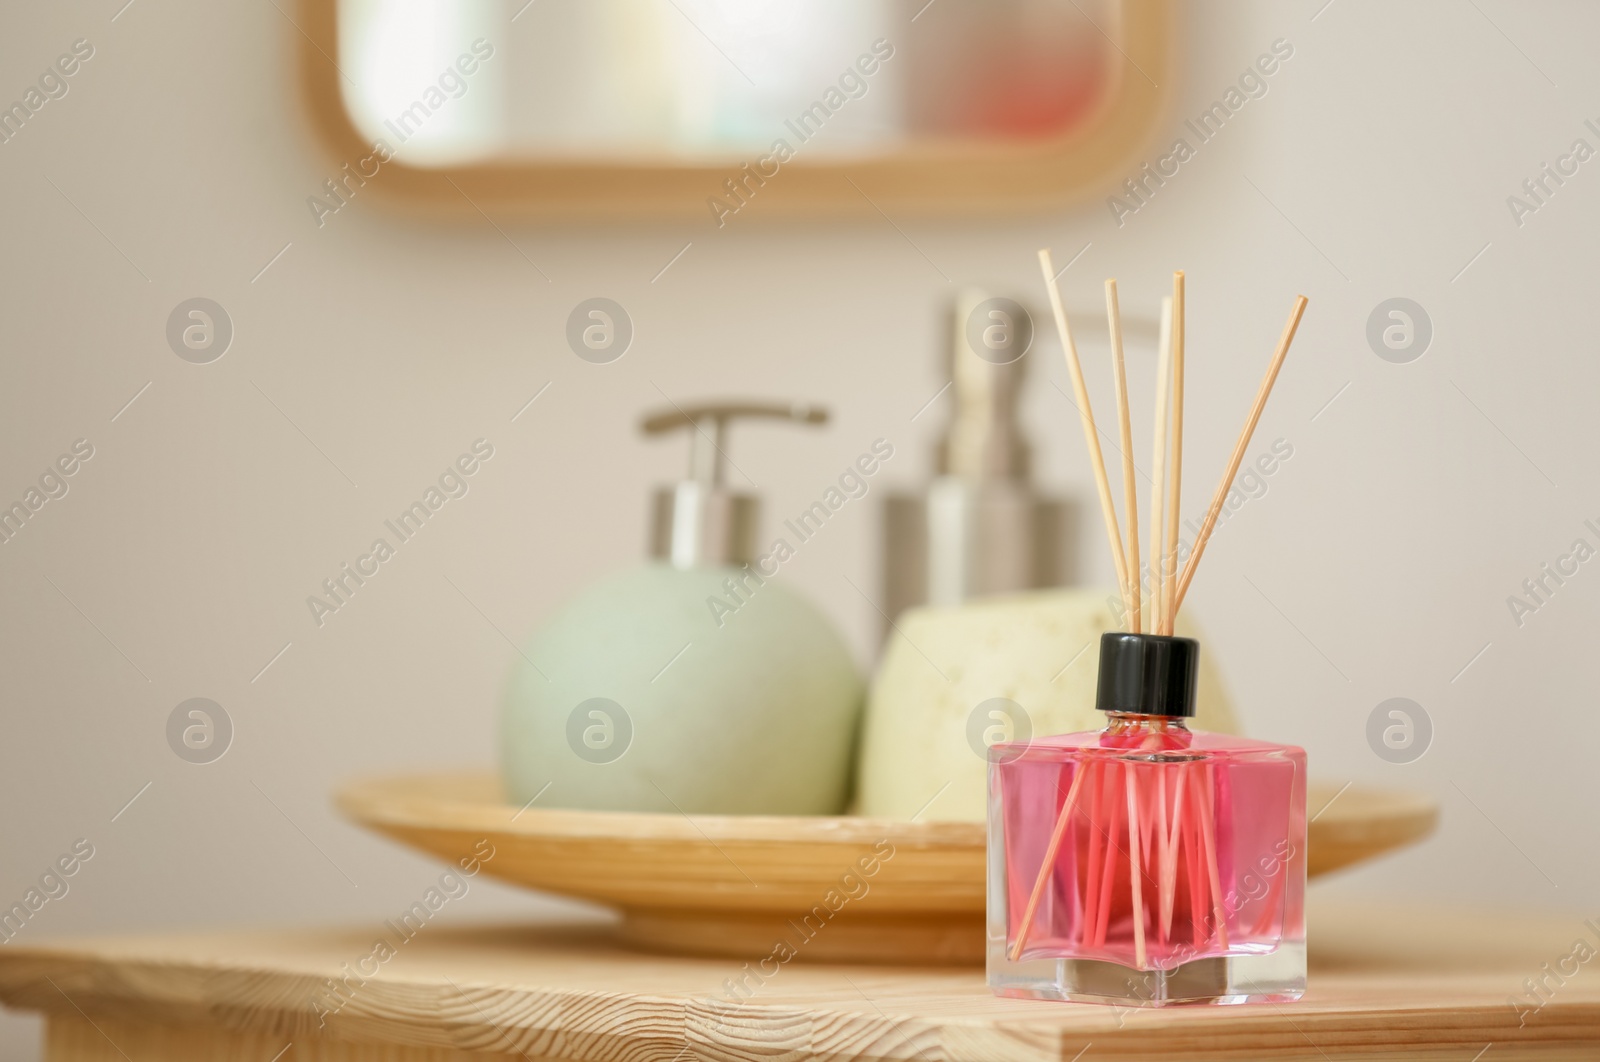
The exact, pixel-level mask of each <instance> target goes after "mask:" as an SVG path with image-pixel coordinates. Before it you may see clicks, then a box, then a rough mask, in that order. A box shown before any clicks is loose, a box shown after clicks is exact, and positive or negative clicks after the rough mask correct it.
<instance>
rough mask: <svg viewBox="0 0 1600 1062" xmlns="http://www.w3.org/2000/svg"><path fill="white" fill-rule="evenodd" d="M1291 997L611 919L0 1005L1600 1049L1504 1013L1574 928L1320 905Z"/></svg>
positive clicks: (1019, 1047)
mask: <svg viewBox="0 0 1600 1062" xmlns="http://www.w3.org/2000/svg"><path fill="white" fill-rule="evenodd" d="M1311 932H1312V951H1311V956H1312V957H1311V981H1310V989H1309V991H1308V993H1307V995H1306V997H1305V999H1304V1000H1302V1001H1301V1002H1299V1003H1295V1004H1284V1005H1270V1004H1269V1005H1257V1006H1238V1007H1201V1008H1168V1009H1164V1010H1118V1009H1115V1008H1110V1007H1097V1006H1087V1005H1078V1004H1063V1003H1045V1002H1032V1001H1024V1000H1008V999H997V998H995V997H994V996H992V995H991V994H990V993H989V991H988V989H987V988H986V987H985V985H984V982H983V976H982V973H981V971H979V970H976V969H962V968H948V967H946V968H938V967H935V968H922V969H918V968H911V967H862V966H840V965H824V964H812V965H805V964H802V963H798V962H790V963H787V964H781V965H778V966H777V967H776V969H775V971H774V972H771V973H769V974H765V975H762V978H763V979H762V981H761V983H757V982H756V979H755V978H754V977H750V978H749V979H748V980H747V982H746V985H747V987H746V988H744V989H739V988H735V987H732V986H734V985H735V983H736V981H737V979H738V978H740V977H741V976H745V975H746V970H747V969H749V970H756V971H759V969H760V968H759V960H760V959H761V958H762V957H763V956H764V955H766V954H767V951H766V949H764V948H763V949H760V950H759V951H758V952H756V953H752V954H751V955H749V956H748V961H749V965H748V967H747V966H746V964H745V963H744V962H741V961H738V960H726V959H702V958H681V957H674V958H668V957H657V956H647V955H642V954H639V953H636V952H633V951H630V950H628V949H626V948H624V947H621V946H619V945H618V944H616V943H615V942H613V941H612V940H611V939H610V937H609V936H608V933H607V929H606V927H605V926H603V925H595V924H585V925H577V924H570V925H525V926H516V925H509V926H506V925H501V926H489V927H481V928H446V927H444V926H429V927H427V928H426V929H424V930H423V931H422V932H421V933H419V934H417V935H416V936H415V937H414V938H413V939H412V940H410V941H409V942H406V943H404V944H402V945H400V946H399V948H398V953H397V954H396V955H395V956H394V957H393V958H391V959H390V960H389V961H387V962H386V963H383V964H382V965H381V966H380V967H379V968H378V970H377V972H376V973H375V974H374V975H372V976H370V977H366V978H364V979H363V978H361V977H360V976H359V974H358V975H357V977H355V978H353V979H352V980H351V981H350V982H348V987H346V988H343V989H339V990H334V989H332V988H330V983H332V982H331V981H330V979H333V978H337V977H341V976H344V974H345V972H346V971H347V970H357V969H358V964H359V963H360V960H361V959H362V958H364V957H366V956H368V955H370V954H371V953H372V949H373V942H374V941H375V940H376V939H378V938H379V937H380V936H382V935H383V934H384V931H383V930H377V929H366V930H323V931H304V930H302V931H294V932H255V933H227V934H216V935H203V936H154V937H143V938H140V937H124V938H114V939H103V940H86V941H79V942H71V943H61V944H54V945H35V946H31V947H25V948H18V947H15V946H11V947H7V948H5V949H4V950H3V951H0V999H3V1000H4V1001H5V1002H6V1003H8V1004H9V1005H11V1006H16V1007H23V1008H27V1009H32V1010H40V1011H44V1012H45V1013H47V1014H49V1015H50V1016H51V1017H52V1021H51V1026H50V1028H51V1033H50V1056H49V1057H50V1058H51V1059H53V1060H64V1059H107V1060H111V1059H117V1058H126V1059H130V1060H133V1062H145V1060H146V1059H158V1058H160V1059H168V1058H185V1059H222V1058H228V1059H234V1058H237V1059H251V1060H255V1062H271V1060H272V1059H273V1057H274V1054H275V1053H276V1052H278V1051H280V1050H284V1048H285V1047H286V1046H287V1045H292V1046H287V1050H286V1051H285V1053H284V1054H283V1055H282V1056H281V1062H297V1060H305V1059H319V1060H320V1059H329V1060H333V1059H378V1058H382V1059H391V1060H397V1062H398V1060H411V1059H418V1060H421V1059H427V1060H444V1059H452V1060H453V1059H465V1058H468V1057H471V1058H485V1057H487V1058H497V1057H505V1058H516V1057H524V1056H526V1057H527V1058H529V1059H547V1058H561V1059H572V1060H575V1062H619V1060H633V1059H638V1060H641V1062H646V1060H659V1062H687V1060H690V1059H694V1060H706V1062H749V1060H751V1059H758V1058H759V1059H769V1058H782V1059H796V1060H798V1059H814V1058H815V1059H829V1060H834V1062H845V1060H878V1059H885V1060H887V1059H896V1060H899V1059H921V1060H924V1062H958V1060H967V1059H971V1060H988V1059H1016V1060H1019V1062H1072V1060H1073V1059H1076V1058H1080V1057H1081V1058H1084V1059H1086V1060H1091V1062H1092V1059H1094V1058H1118V1059H1146V1058H1185V1059H1222V1058H1228V1059H1291V1058H1311V1059H1315V1058H1327V1059H1336V1058H1337V1059H1349V1058H1368V1059H1373V1058H1439V1059H1445V1058H1449V1059H1457V1060H1459V1062H1471V1060H1472V1059H1474V1058H1475V1057H1477V1056H1478V1055H1479V1053H1480V1052H1483V1051H1484V1049H1485V1047H1488V1046H1489V1045H1493V1046H1492V1047H1489V1050H1488V1051H1487V1052H1485V1053H1484V1054H1483V1056H1482V1057H1483V1060H1484V1062H1499V1060H1501V1059H1507V1058H1571V1059H1578V1058H1582V1059H1588V1060H1593V1059H1595V1058H1600V968H1597V969H1590V968H1588V967H1582V968H1580V970H1579V972H1578V973H1577V974H1576V975H1574V976H1571V977H1568V978H1567V979H1566V980H1565V984H1563V985H1561V986H1559V987H1557V988H1556V989H1555V992H1554V996H1553V998H1552V999H1551V1000H1550V1001H1549V1002H1547V1003H1546V1004H1545V1005H1544V1006H1543V1007H1542V1008H1540V1009H1538V1010H1537V1011H1536V1012H1532V1013H1529V1014H1524V1015H1521V1016H1520V1017H1521V1018H1525V1019H1526V1020H1525V1021H1520V1022H1519V1014H1518V1013H1517V1011H1516V1010H1515V1009H1514V1008H1513V1007H1512V1006H1511V1005H1510V1003H1509V1002H1508V1000H1510V999H1511V998H1513V997H1517V996H1520V995H1521V994H1522V993H1523V991H1524V986H1523V981H1524V979H1526V978H1529V977H1537V976H1539V975H1540V973H1541V964H1550V965H1551V966H1552V967H1554V966H1555V965H1556V964H1557V962H1558V961H1559V960H1560V959H1561V958H1563V957H1564V956H1567V955H1568V954H1570V953H1571V951H1572V948H1573V942H1574V941H1575V940H1577V939H1587V940H1589V941H1590V943H1591V944H1593V943H1594V940H1593V933H1594V931H1593V930H1591V929H1589V928H1588V927H1587V926H1586V925H1585V924H1584V922H1583V920H1582V918H1580V917H1579V916H1576V915H1575V916H1572V917H1571V918H1565V919H1564V918H1549V919H1542V920H1526V919H1514V918H1509V917H1497V916H1485V915H1481V914H1472V913H1451V912H1447V911H1443V910H1438V909H1433V910H1428V911H1392V910H1386V911H1378V910H1371V909H1353V908H1328V907H1326V906H1325V905H1323V906H1315V905H1314V907H1313V910H1312V912H1311Z"/></svg>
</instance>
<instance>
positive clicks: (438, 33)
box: [336, 0, 1140, 168]
mask: <svg viewBox="0 0 1600 1062" xmlns="http://www.w3.org/2000/svg"><path fill="white" fill-rule="evenodd" d="M336 2H337V4H338V27H339V55H338V60H339V68H340V72H341V74H342V77H341V90H342V92H343V96H344V105H345V108H346V110H347V111H348V113H349V116H350V118H351V120H352V122H353V124H354V125H355V127H356V129H357V130H358V131H359V132H360V134H361V135H362V136H363V137H364V138H366V139H368V140H370V141H377V140H382V141H383V142H384V143H385V144H387V145H388V146H389V147H390V148H392V149H393V150H394V151H395V153H396V155H397V156H398V157H399V158H400V159H402V160H403V161H404V162H405V163H406V164H408V165H411V166H417V167H425V168H442V167H454V166H461V165H463V164H471V163H497V162H499V163H506V162H520V163H528V162H563V161H611V162H624V161H634V162H649V163H652V164H658V165H659V164H661V163H669V164H680V165H691V164H719V163H723V162H728V161H734V160H737V159H740V158H743V157H745V156H747V155H748V154H750V153H751V152H761V153H766V152H768V151H771V150H773V149H774V147H775V144H776V143H777V142H778V141H782V142H783V143H784V144H785V145H786V147H787V148H788V149H789V150H790V151H791V152H793V153H794V154H795V155H799V154H802V153H803V154H804V155H805V156H806V157H808V158H812V159H817V160H826V161H833V162H838V161H845V160H851V159H871V158H878V157H884V156H887V155H892V154H898V153H903V152H906V151H908V150H915V149H917V148H921V147H928V146H934V145H947V144H950V143H951V142H960V143H963V144H972V143H974V142H977V143H991V144H1026V143H1028V142H1041V141H1049V140H1057V139H1061V138H1065V137H1067V136H1070V135H1071V134H1072V133H1074V132H1076V131H1078V130H1079V129H1080V128H1082V127H1084V126H1085V125H1086V124H1087V123H1089V122H1090V121H1091V120H1092V118H1093V117H1094V115H1095V112H1096V109H1097V107H1098V106H1099V105H1100V104H1102V103H1104V102H1105V101H1106V100H1107V99H1108V98H1109V96H1110V95H1111V93H1112V91H1113V90H1114V88H1115V84H1114V79H1115V78H1116V77H1117V76H1119V74H1121V72H1122V71H1123V70H1124V67H1125V66H1126V65H1127V61H1126V60H1125V59H1124V58H1123V57H1122V56H1121V55H1119V54H1118V53H1119V52H1120V51H1121V49H1120V47H1119V46H1118V45H1117V44H1116V40H1117V38H1118V36H1119V6H1120V5H1119V4H1118V2H1117V0H336ZM1133 76H1136V77H1137V76H1140V75H1139V73H1138V72H1137V71H1134V72H1133Z"/></svg>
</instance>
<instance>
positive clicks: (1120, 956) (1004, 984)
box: [988, 633, 1306, 1006]
mask: <svg viewBox="0 0 1600 1062" xmlns="http://www.w3.org/2000/svg"><path fill="white" fill-rule="evenodd" d="M1199 655H1200V646H1199V643H1198V642H1195V641H1194V640H1192V639H1189V638H1175V637H1163V636H1160V635H1153V634H1128V633H1111V634H1106V635H1104V636H1103V637H1102V638H1101V641H1100V679H1099V687H1098V690H1097V694H1096V701H1097V703H1096V707H1098V708H1099V709H1100V710H1102V711H1104V712H1106V713H1107V717H1106V718H1107V726H1106V728H1105V729H1104V730H1101V731H1097V732H1096V731H1090V732H1085V733H1079V734H1066V735H1062V736H1060V737H1049V738H1035V739H1033V740H1032V741H1031V742H1017V743H1012V744H1000V745H995V746H993V747H992V748H991V749H990V750H989V838H988V845H989V849H988V851H989V883H988V893H989V896H988V976H989V985H990V987H991V988H992V989H994V990H995V991H996V992H998V993H999V994H1001V995H1009V996H1022V997H1028V998H1035V999H1065V1000H1076V1001H1080V1002H1091V1003H1114V1004H1119V1005H1123V1006H1163V1005H1167V1004H1174V1003H1246V1002H1256V1001H1284V1000H1291V999H1298V998H1299V997H1300V995H1301V993H1302V992H1303V991H1304V990H1305V983H1306V955H1305V908H1304V900H1305V880H1306V869H1305V868H1306V789H1305V786H1306V756H1305V752H1304V750H1302V749H1298V748H1294V747H1292V746H1287V745H1273V744H1269V743H1266V742H1261V741H1250V740H1247V739H1245V738H1239V737H1228V736H1223V735H1218V734H1209V733H1205V732H1202V731H1191V730H1190V729H1189V728H1188V726H1187V725H1186V722H1185V721H1186V720H1187V719H1188V718H1190V717H1191V716H1193V715H1194V709H1195V683H1196V675H1197V673H1198V663H1199Z"/></svg>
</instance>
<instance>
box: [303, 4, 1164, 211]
mask: <svg viewBox="0 0 1600 1062" xmlns="http://www.w3.org/2000/svg"><path fill="white" fill-rule="evenodd" d="M337 5H338V0H300V7H299V12H300V18H299V23H298V28H299V29H300V36H301V37H302V40H303V43H302V46H301V47H300V49H299V53H300V80H301V83H302V86H303V88H304V91H305V93H306V98H307V101H308V104H309V108H310V112H311V118H312V122H313V124H314V125H315V127H316V129H317V131H318V133H319V134H320V135H321V137H322V140H323V142H324V144H325V145H326V146H327V148H328V149H329V151H330V152H331V153H332V156H333V159H334V160H335V164H336V165H339V166H343V165H345V164H348V165H349V167H350V169H351V170H352V171H353V170H354V169H355V168H356V167H357V164H358V163H360V162H361V161H362V160H364V159H368V158H369V157H370V156H372V154H373V145H372V144H370V143H368V142H366V141H365V140H363V139H362V137H361V135H360V133H358V132H357V130H356V128H355V125H354V124H353V122H352V121H351V119H350V115H349V113H348V111H347V110H346V109H345V106H344V101H343V98H342V96H341V94H340V91H339V78H340V73H339V71H338V69H337V67H336V66H335V65H334V63H335V59H334V57H336V56H337V55H338V54H339V33H338V10H337ZM1121 9H1122V10H1121V16H1122V27H1123V30H1124V35H1123V36H1124V39H1122V40H1121V41H1119V42H1118V43H1117V44H1116V45H1114V48H1115V49H1116V50H1117V51H1119V52H1120V53H1121V55H1122V56H1124V57H1125V58H1124V59H1123V61H1122V62H1121V63H1120V64H1119V63H1115V62H1114V63H1113V65H1112V70H1113V72H1114V81H1113V84H1112V86H1111V88H1110V90H1109V92H1108V93H1107V94H1106V97H1105V99H1104V100H1103V101H1102V102H1101V103H1100V105H1099V107H1098V108H1097V110H1096V112H1095V114H1094V115H1093V116H1092V117H1091V118H1090V119H1089V120H1088V121H1086V122H1084V123H1083V124H1082V125H1080V126H1079V127H1078V128H1077V129H1075V130H1074V131H1073V132H1071V133H1070V134H1067V135H1065V136H1062V137H1060V138H1058V139H1055V140H1051V141H1043V142H1035V143H1031V144H1025V145H1023V144H1019V145H1005V144H999V145H996V144H989V143H984V144H976V145H974V144H968V145H962V144H961V143H959V142H949V143H937V144H930V145H928V146H926V147H912V148H909V149H907V150H905V151H901V152H897V153H895V154H893V155H888V156H885V157H884V158H880V159H871V160H866V161H855V162H807V161H806V160H805V159H804V158H799V159H796V160H794V161H793V162H789V163H786V164H785V165H784V167H783V170H782V172H781V174H779V175H777V176H775V177H772V178H769V179H768V182H767V183H766V184H764V185H763V186H762V187H761V188H760V189H759V190H758V191H759V194H758V195H753V196H751V197H750V206H751V207H752V208H754V209H752V210H751V211H749V213H751V214H755V215H758V216H766V217H771V216H777V215H789V216H794V215H801V216H808V217H818V216H827V217H851V216H861V215H869V214H872V213H874V212H876V211H878V210H883V211H893V212H895V213H897V214H917V215H943V216H952V215H955V216H959V215H977V214H997V213H1025V212H1030V211H1039V210H1048V209H1051V208H1059V207H1061V206H1063V205H1066V204H1068V203H1071V202H1074V201H1077V200H1081V199H1083V198H1084V197H1086V196H1088V195H1090V194H1092V193H1093V192H1095V191H1096V190H1098V189H1101V188H1103V187H1105V186H1107V185H1109V184H1111V183H1112V180H1113V178H1114V176H1115V174H1116V172H1117V169H1118V167H1119V166H1122V165H1126V164H1128V163H1129V162H1130V161H1131V160H1132V158H1133V156H1134V153H1135V152H1137V151H1138V149H1139V148H1140V147H1142V146H1143V145H1144V144H1145V142H1146V141H1147V140H1148V138H1149V137H1150V136H1151V135H1152V134H1153V133H1154V131H1155V129H1156V124H1157V122H1158V120H1159V119H1160V117H1161V114H1162V110H1163V104H1164V102H1165V99H1166V97H1167V93H1166V90H1164V89H1163V88H1161V87H1160V85H1159V84H1158V83H1156V82H1155V81H1154V80H1153V79H1155V78H1159V79H1160V81H1161V82H1162V83H1166V82H1168V81H1170V79H1171V75H1172V53H1173V47H1174V39H1175V36H1176V34H1175V27H1174V25H1173V22H1174V19H1175V17H1176V5H1175V3H1174V2H1173V0H1121ZM344 172H345V171H344V170H339V171H337V172H336V174H335V179H338V178H339V177H340V176H342V175H343V174H344ZM736 175H737V168H736V167H732V166H721V167H718V166H705V165H668V164H649V163H643V164H628V163H594V162H506V163H490V164H472V165H466V166H460V167H451V168H440V169H424V168H420V167H415V166H407V165H405V164H404V163H402V162H400V161H399V160H398V159H395V160H392V161H389V162H385V163H383V164H382V166H381V170H380V172H379V175H378V176H376V177H372V178H371V179H370V180H369V181H367V182H366V183H365V184H363V185H361V186H360V187H361V190H362V193H363V194H366V189H367V188H368V187H371V188H373V189H374V190H376V193H377V195H379V196H382V197H384V198H387V199H389V200H390V201H391V202H395V201H399V202H400V203H401V205H404V206H406V207H408V208H410V209H413V210H416V209H421V210H427V211H430V212H439V213H448V214H459V213H467V214H471V213H475V212H477V211H479V210H483V209H490V208H492V209H494V210H495V212H496V213H497V214H501V215H510V216H520V217H526V218H534V219H543V220H571V221H597V220H599V221H604V220H635V221H636V220H656V221H693V220H699V221H701V222H704V223H707V224H710V225H712V226H713V227H716V226H717V219H716V217H715V215H714V214H713V212H712V211H711V210H710V209H709V208H708V205H707V201H708V200H709V199H710V197H712V196H715V195H718V194H719V193H721V190H722V183H723V181H724V180H726V179H727V178H728V177H730V176H736ZM744 214H745V211H743V210H741V211H740V218H739V219H738V220H734V219H727V220H728V221H729V223H742V221H743V216H744Z"/></svg>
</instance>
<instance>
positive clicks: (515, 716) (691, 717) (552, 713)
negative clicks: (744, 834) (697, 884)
mask: <svg viewBox="0 0 1600 1062" xmlns="http://www.w3.org/2000/svg"><path fill="white" fill-rule="evenodd" d="M744 418H766V419H778V420H782V421H786V422H789V423H793V424H810V425H817V424H824V423H826V422H827V419H828V414H827V411H826V410H824V409H821V408H819V407H816V406H810V405H805V404H801V403H771V402H709V403H704V404H699V405H691V406H686V407H683V406H674V407H672V408H671V409H666V410H662V411H660V412H656V413H652V414H650V415H648V416H646V417H644V419H643V420H642V421H641V423H640V428H641V430H642V431H643V433H644V434H645V435H647V436H659V435H663V434H667V433H673V432H676V431H679V430H687V431H688V433H689V441H690V459H689V475H688V478H687V479H684V480H682V481H680V482H678V483H676V484H673V485H671V486H666V487H662V488H660V489H659V490H658V491H657V492H656V494H655V497H654V499H653V503H652V506H651V509H652V522H651V532H650V537H649V546H650V553H651V557H652V559H651V561H650V562H648V563H646V564H643V565H640V566H637V567H634V568H631V569H628V570H626V571H623V572H620V573H618V574H616V575H613V576H611V577H609V578H607V579H604V580H602V581H600V582H599V583H597V584H595V585H594V586H591V587H590V588H588V589H587V590H585V591H584V592H582V593H580V594H579V595H578V597H577V598H576V599H574V600H572V601H571V602H569V603H568V604H567V605H565V606H564V607H563V608H561V609H560V610H559V611H558V612H557V613H556V614H555V615H554V616H553V617H552V618H551V619H550V620H549V622H548V623H546V624H545V625H544V626H543V627H542V628H541V629H540V630H539V631H537V632H536V633H535V634H534V635H533V636H532V637H531V638H530V639H528V641H527V642H526V643H525V645H524V647H523V652H522V654H521V658H520V659H519V660H518V661H517V663H516V665H515V667H514V669H513V673H512V676H511V680H510V682H509V684H508V685H507V688H506V694H505V700H504V706H503V712H502V762H503V769H504V776H505V785H506V789H507V794H508V796H509V797H510V799H511V800H512V801H514V802H515V803H517V804H524V803H527V802H530V801H537V806H540V807H569V808H593V809H605V810H614V811H661V812H682V813H686V814H693V813H700V814H768V815H828V814H837V813H839V812H841V811H843V809H844V805H845V803H846V801H847V800H848V798H849V784H850V775H851V763H852V758H853V752H854V746H855V737H856V729H857V722H858V716H859V712H860V706H861V699H862V693H863V686H862V681H861V676H860V673H859V671H858V670H857V667H856V664H855V661H854V660H853V659H852V657H851V655H850V653H849V651H848V650H847V649H846V647H845V645H844V643H843V641H842V640H841V639H840V637H839V635H838V634H837V632H836V631H835V630H834V628H833V626H832V624H830V623H829V622H828V620H827V619H826V618H825V617H824V616H823V615H822V614H821V613H820V612H819V611H817V609H816V608H815V607H814V606H813V605H811V604H810V603H809V602H808V601H806V600H805V599H804V598H802V597H800V596H799V595H797V594H795V593H794V592H793V591H791V590H789V589H788V588H787V587H785V586H784V585H783V584H782V583H781V582H779V581H777V580H776V579H774V578H773V576H774V575H776V567H775V566H774V567H773V568H772V569H771V570H763V566H762V564H761V562H760V560H759V559H758V556H757V549H756V535H757V531H758V520H759V508H760V502H759V499H758V498H756V497H755V496H754V495H753V494H749V493H746V492H743V491H738V490H734V489H733V488H731V487H730V486H729V485H728V483H727V474H726V473H727V468H728V467H729V466H730V465H733V462H732V461H731V460H730V459H729V457H728V438H727V436H728V428H729V425H730V423H731V422H732V421H733V420H735V419H744ZM733 467H734V468H737V466H736V465H733Z"/></svg>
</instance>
